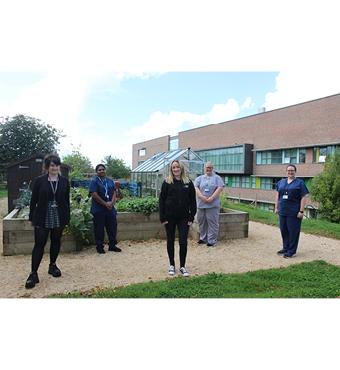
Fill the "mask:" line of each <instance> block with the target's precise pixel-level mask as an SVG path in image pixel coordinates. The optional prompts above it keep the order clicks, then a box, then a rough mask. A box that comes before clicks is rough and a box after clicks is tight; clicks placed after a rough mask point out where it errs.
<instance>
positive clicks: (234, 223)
mask: <svg viewBox="0 0 340 370" xmlns="http://www.w3.org/2000/svg"><path fill="white" fill-rule="evenodd" d="M18 212H19V210H18V209H15V210H13V211H12V212H11V213H10V214H8V215H7V216H6V217H5V218H4V219H3V254H4V255H5V256H11V255H16V254H31V253H32V249H33V244H34V233H33V228H32V226H31V225H30V223H29V221H28V220H27V219H24V218H17V217H16V216H17V214H18ZM117 221H118V232H117V239H118V241H122V240H148V239H165V238H166V234H165V228H164V225H162V224H161V223H160V222H159V214H158V212H155V213H151V214H150V215H148V216H146V215H144V214H142V213H137V212H118V214H117ZM248 221H249V215H248V213H246V212H241V211H234V210H230V209H226V210H223V212H222V213H220V231H219V236H218V240H225V239H237V238H246V237H248ZM189 237H192V238H194V239H196V240H198V238H199V234H198V223H197V221H196V220H195V222H194V223H193V225H192V227H191V228H190V233H189ZM81 249H82V246H81V245H79V243H77V242H76V241H75V239H74V237H73V236H72V235H69V234H66V235H64V236H63V239H62V244H61V252H74V251H79V250H81ZM48 251H49V248H48V245H47V246H46V252H48Z"/></svg>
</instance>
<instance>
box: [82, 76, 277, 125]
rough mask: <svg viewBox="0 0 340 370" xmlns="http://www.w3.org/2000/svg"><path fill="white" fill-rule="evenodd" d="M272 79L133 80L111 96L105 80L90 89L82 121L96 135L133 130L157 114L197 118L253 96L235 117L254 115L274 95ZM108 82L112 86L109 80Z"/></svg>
mask: <svg viewBox="0 0 340 370" xmlns="http://www.w3.org/2000/svg"><path fill="white" fill-rule="evenodd" d="M276 76H277V73H265V72H261V73H250V72H249V73H236V72H235V73H223V72H201V73H199V72H187V73H185V72H173V73H164V74H154V75H150V76H149V77H147V78H140V77H131V78H128V79H125V80H123V81H121V82H120V85H119V86H118V87H116V88H113V89H112V91H110V78H109V77H108V78H107V81H101V82H99V83H97V84H96V85H95V86H94V88H93V90H92V91H91V92H90V94H89V95H88V97H87V98H86V102H85V106H84V110H83V112H82V113H81V116H80V118H81V119H82V120H91V121H95V122H96V126H97V127H98V129H100V130H107V128H108V126H109V125H111V124H115V125H116V124H117V125H119V126H121V127H124V128H132V127H134V126H136V125H140V124H142V123H144V122H146V121H147V120H148V119H149V117H150V115H151V114H152V113H153V112H156V111H160V112H163V113H168V112H170V111H180V112H192V113H195V114H199V115H201V114H204V113H206V112H208V111H209V110H211V108H212V106H213V105H214V104H225V103H226V102H227V100H228V99H229V98H234V99H235V100H237V101H238V102H243V101H245V99H246V98H247V97H252V100H253V105H252V106H251V107H250V108H249V109H248V110H247V111H245V112H240V113H239V114H237V116H242V115H244V114H246V115H248V114H253V113H256V112H257V109H258V108H259V107H261V106H262V105H263V104H264V103H265V94H266V93H267V92H269V91H274V89H275V77H276ZM111 83H112V85H114V82H112V80H111ZM161 123H162V122H160V124H161ZM215 123H217V122H215Z"/></svg>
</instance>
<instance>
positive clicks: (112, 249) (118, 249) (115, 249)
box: [109, 245, 122, 252]
mask: <svg viewBox="0 0 340 370" xmlns="http://www.w3.org/2000/svg"><path fill="white" fill-rule="evenodd" d="M109 251H110V252H121V251H122V250H121V249H120V248H118V247H117V246H116V245H115V246H114V247H110V248H109Z"/></svg>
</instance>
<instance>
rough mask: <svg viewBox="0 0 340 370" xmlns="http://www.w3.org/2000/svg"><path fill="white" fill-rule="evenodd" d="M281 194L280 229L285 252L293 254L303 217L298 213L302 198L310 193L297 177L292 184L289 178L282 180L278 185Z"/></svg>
mask: <svg viewBox="0 0 340 370" xmlns="http://www.w3.org/2000/svg"><path fill="white" fill-rule="evenodd" d="M276 190H277V192H278V194H279V202H278V213H279V219H280V230H281V235H282V241H283V249H284V250H285V253H286V254H287V255H289V256H292V255H294V254H295V253H296V250H297V247H298V243H299V236H300V230H301V220H302V219H301V218H298V217H297V215H298V213H299V210H300V202H301V199H302V198H303V197H304V196H305V195H306V194H308V193H309V191H308V189H307V187H306V185H305V183H304V181H303V180H301V179H297V178H295V179H294V180H293V181H292V182H291V183H290V184H288V181H287V179H282V180H280V181H279V182H278V183H277V185H276Z"/></svg>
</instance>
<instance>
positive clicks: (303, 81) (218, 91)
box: [0, 71, 340, 165]
mask: <svg viewBox="0 0 340 370" xmlns="http://www.w3.org/2000/svg"><path fill="white" fill-rule="evenodd" d="M308 78H309V75H308V74H303V73H300V72H296V73H292V71H279V72H162V73H160V72H155V73H150V72H149V73H137V72H128V73H127V72H125V73H117V72H96V73H93V72H87V71H85V72H84V71H80V72H79V71H77V72H75V71H52V72H45V73H42V72H40V73H36V72H35V73H28V72H26V73H25V72H6V73H5V72H2V73H0V115H1V116H6V115H9V116H13V115H15V114H27V115H30V116H33V117H36V118H39V119H41V120H42V121H44V122H46V123H48V124H51V125H53V126H55V127H57V128H59V129H61V130H62V131H63V132H64V134H65V135H66V137H65V138H63V139H62V141H61V144H60V147H59V149H60V154H61V155H62V156H63V155H66V154H69V153H71V151H72V148H73V147H80V150H81V152H82V153H83V154H84V155H86V156H87V157H89V158H90V160H91V161H92V163H93V164H94V165H95V164H96V163H99V162H101V160H102V159H103V158H104V157H105V156H106V155H112V156H114V157H117V158H122V159H123V160H124V161H125V162H126V164H128V165H131V159H132V144H134V143H138V142H141V141H145V140H149V139H153V138H156V137H159V136H164V135H176V134H177V133H178V132H179V131H184V130H187V129H191V128H195V127H199V126H203V125H207V124H216V123H220V122H224V121H228V120H232V119H235V118H240V117H244V116H248V115H252V114H256V113H258V112H259V109H260V108H262V107H265V108H266V110H271V109H276V108H280V107H284V106H288V105H291V104H296V103H300V102H303V101H307V100H311V99H315V98H320V97H322V96H327V95H330V94H332V93H338V92H339V91H340V88H339V86H340V85H339V81H338V80H336V79H334V78H332V79H330V78H328V79H325V78H324V76H322V75H320V76H319V77H318V76H315V78H314V80H317V79H318V78H319V80H321V79H322V81H323V82H324V81H326V82H327V81H333V82H334V81H335V82H336V83H335V84H333V85H332V84H329V83H326V84H324V86H322V87H321V88H320V86H319V85H315V86H314V88H311V87H310V86H309V85H308V83H307V79H308Z"/></svg>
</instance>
